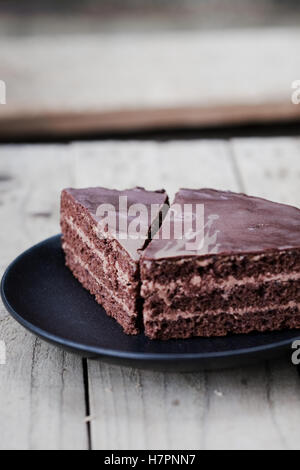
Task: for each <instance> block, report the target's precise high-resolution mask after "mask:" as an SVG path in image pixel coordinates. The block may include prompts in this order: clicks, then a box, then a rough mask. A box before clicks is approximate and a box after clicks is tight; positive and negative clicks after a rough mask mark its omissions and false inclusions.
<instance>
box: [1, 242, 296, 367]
mask: <svg viewBox="0 0 300 470" xmlns="http://www.w3.org/2000/svg"><path fill="white" fill-rule="evenodd" d="M60 243H61V242H60V235H57V236H55V237H52V238H49V239H48V240H45V241H43V242H41V243H39V244H38V245H36V246H34V247H32V248H30V249H29V250H27V251H26V252H25V253H23V254H22V255H20V256H19V257H18V258H17V259H16V260H15V261H14V262H13V263H12V264H11V265H10V266H9V268H8V269H7V270H6V272H5V274H4V276H3V279H2V283H1V296H2V300H3V302H4V305H5V307H6V308H7V310H8V311H9V312H10V314H11V315H12V316H13V317H14V318H15V319H16V320H17V321H18V322H19V323H21V325H23V326H24V327H25V328H27V329H28V330H30V331H31V332H32V333H34V334H36V335H38V336H40V337H41V338H43V339H45V340H47V341H50V342H52V343H55V344H57V345H58V346H62V347H63V348H66V349H68V350H72V351H74V352H77V353H79V354H81V355H82V356H84V357H89V358H96V357H97V358H101V359H103V360H106V361H109V362H112V363H117V364H123V365H127V366H133V367H141V368H151V369H161V370H173V371H174V370H181V371H191V370H199V369H203V368H205V369H211V368H223V367H234V366H239V365H241V364H244V363H250V362H253V361H259V360H263V359H270V358H273V357H275V356H278V355H280V354H282V353H284V352H287V353H288V354H291V352H292V351H291V344H292V342H293V340H295V339H299V338H300V332H299V331H298V330H297V331H295V330H294V331H290V330H289V331H280V332H275V333H265V334H262V333H255V334H250V335H238V336H228V337H226V338H209V339H206V338H193V339H188V340H170V341H153V340H149V339H148V338H146V337H145V335H144V334H140V335H138V336H127V335H126V334H124V333H123V331H122V328H121V327H120V326H119V325H118V324H117V322H116V321H115V320H113V319H112V318H110V317H108V316H107V315H106V313H105V311H104V309H103V308H102V307H100V306H99V305H98V304H97V303H96V302H95V300H94V298H93V297H92V296H91V295H90V294H89V293H88V292H87V291H86V290H85V289H84V288H83V287H81V285H80V284H79V283H78V281H77V280H76V279H75V278H74V277H73V275H72V274H71V272H70V271H69V270H68V269H67V268H66V267H65V264H64V255H63V252H62V249H61V244H60Z"/></svg>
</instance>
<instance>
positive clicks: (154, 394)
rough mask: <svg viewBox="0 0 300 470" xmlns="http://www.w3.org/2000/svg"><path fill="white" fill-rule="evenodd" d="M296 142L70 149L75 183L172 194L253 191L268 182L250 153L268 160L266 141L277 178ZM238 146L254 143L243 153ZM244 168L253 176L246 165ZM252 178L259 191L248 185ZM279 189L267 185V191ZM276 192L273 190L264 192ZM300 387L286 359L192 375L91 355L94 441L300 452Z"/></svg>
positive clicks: (289, 187) (289, 188)
mask: <svg viewBox="0 0 300 470" xmlns="http://www.w3.org/2000/svg"><path fill="white" fill-rule="evenodd" d="M260 144H261V145H260ZM297 145H298V143H297V139H282V140H281V139H278V140H276V141H275V142H273V141H272V140H262V141H261V142H258V141H256V142H255V141H250V142H249V141H247V140H244V141H243V140H241V141H233V142H230V143H225V142H191V143H187V142H176V143H166V144H154V143H151V142H148V143H135V142H131V143H126V144H124V143H123V144H116V143H114V142H110V143H105V144H100V145H99V144H97V143H93V144H76V145H74V146H73V149H72V151H73V152H75V153H76V181H77V182H78V184H79V185H81V184H83V185H85V184H87V181H90V182H91V183H92V184H105V185H109V186H112V185H113V186H116V187H126V186H131V185H134V184H136V183H137V182H138V181H139V182H140V184H144V185H146V186H147V187H148V186H150V187H154V186H158V187H159V186H161V185H164V186H165V187H166V188H167V189H168V190H169V191H170V192H171V194H172V193H174V190H175V189H176V188H177V187H178V186H180V185H182V186H188V187H201V186H213V187H216V188H220V189H221V188H222V189H232V190H243V189H244V187H246V188H247V190H248V191H249V192H252V193H253V192H254V193H255V192H257V190H258V186H259V187H264V188H266V185H264V181H262V180H260V178H262V177H261V167H260V166H259V165H258V162H257V159H256V158H253V160H252V161H253V165H252V166H251V156H252V155H256V154H257V151H258V149H259V148H261V149H262V150H261V152H260V155H261V165H262V166H264V155H266V153H265V151H264V150H263V149H264V148H269V147H272V151H270V152H273V154H274V155H275V157H274V160H273V161H272V165H271V161H270V162H268V163H269V165H268V167H269V168H272V171H274V174H275V175H276V174H278V171H279V168H280V167H281V165H282V160H281V159H280V158H279V159H278V158H277V159H276V154H277V155H278V154H280V152H279V150H278V149H281V152H283V153H284V155H289V157H288V159H287V161H286V163H287V166H289V165H291V164H292V159H293V163H294V164H297V150H296V149H297ZM243 146H244V147H249V146H250V147H251V146H252V147H253V151H252V153H251V155H248V157H246V156H245V155H244V152H243V150H242V149H243ZM292 148H293V149H294V151H293V157H292V156H291V149H292ZM298 155H299V152H298ZM266 158H267V157H266ZM246 164H248V165H249V167H251V168H252V172H250V173H249V169H248V168H245V167H244V165H246ZM265 165H267V163H265ZM296 168H297V166H296ZM251 181H253V182H254V183H253V185H254V184H256V188H255V187H254V186H253V187H252V189H251ZM154 182H155V183H154ZM181 183H182V184H181ZM276 185H277V182H276V181H273V183H272V184H270V187H273V188H274V187H276ZM296 185H297V182H296V181H294V176H293V172H291V173H290V174H289V177H288V178H287V180H286V181H285V186H284V187H285V190H284V188H283V187H282V190H281V192H280V197H281V199H282V201H285V202H287V200H288V199H289V202H292V198H291V197H290V196H289V195H290V193H293V188H294V189H295V188H296V187H297V186H296ZM265 190H266V189H265ZM273 194H274V193H273ZM273 194H272V193H271V191H270V192H269V197H271V196H273ZM266 195H267V194H266ZM299 387H300V383H299V378H298V375H297V371H296V369H295V368H294V367H293V366H292V365H291V364H289V362H288V359H283V360H279V361H274V362H272V363H266V364H264V363H263V364H260V365H257V366H253V367H250V368H245V369H235V370H225V371H217V372H206V373H205V372H199V373H197V374H188V375H184V374H168V373H166V374H164V373H155V372H149V371H147V372H146V371H137V370H133V369H126V368H121V367H116V366H109V365H106V364H103V363H101V362H96V361H89V389H90V406H91V436H92V446H93V448H95V449H115V448H118V449H136V448H141V449H142V448H147V449H153V448H158V449H174V450H176V449H218V448H221V449H244V448H245V449H266V448H270V449H287V448H299V443H298V442H297V437H296V436H297V433H298V432H299V424H298V421H299V416H298V411H297V410H298V409H299V404H298V402H299V399H300V393H299V392H300V390H299ZM292 410H293V411H292Z"/></svg>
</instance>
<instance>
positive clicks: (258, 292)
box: [141, 189, 300, 340]
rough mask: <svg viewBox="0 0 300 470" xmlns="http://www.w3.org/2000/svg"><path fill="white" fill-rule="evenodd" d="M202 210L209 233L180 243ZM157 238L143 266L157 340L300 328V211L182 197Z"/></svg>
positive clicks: (225, 197)
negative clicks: (180, 231) (179, 234)
mask: <svg viewBox="0 0 300 470" xmlns="http://www.w3.org/2000/svg"><path fill="white" fill-rule="evenodd" d="M199 207H200V209H201V207H203V208H204V216H203V224H202V225H203V226H202V227H200V228H198V232H197V230H195V231H193V230H192V231H189V232H188V233H187V232H185V231H184V236H183V238H181V239H178V238H177V237H176V236H175V235H177V234H176V233H175V232H176V228H178V227H179V226H180V224H181V225H182V220H183V218H184V220H190V221H193V223H195V221H196V220H197V217H198V218H199V217H200V216H199V215H197V214H198V213H197V210H198V209H199ZM197 208H198V209H197ZM183 214H184V217H183ZM199 214H201V210H200V212H199ZM168 230H169V232H170V233H169V235H170V236H169V237H166V238H164V234H165V233H168ZM201 233H202V239H201V237H199V236H198V235H199V234H201ZM193 237H194V238H193ZM155 238H156V239H154V240H152V241H151V242H150V244H149V245H148V246H147V248H146V249H145V251H144V253H143V256H142V259H141V280H142V289H141V294H142V297H143V298H144V305H143V317H144V327H145V333H146V335H147V336H149V337H150V338H159V339H164V340H166V339H169V338H188V337H191V336H206V337H208V336H224V335H227V334H228V333H249V332H251V331H261V332H263V331H269V330H279V329H284V328H300V210H299V209H297V208H294V207H290V206H287V205H283V204H277V203H273V202H269V201H267V200H264V199H260V198H255V197H249V196H246V195H244V194H235V193H232V192H222V191H215V190H211V189H202V190H189V189H181V190H180V191H179V192H178V193H177V194H176V196H175V200H174V203H173V204H172V206H171V209H170V211H169V213H168V215H167V216H166V217H165V219H164V221H163V223H162V226H161V228H160V230H159V232H158V233H157V235H156V237H155ZM191 245H192V248H191Z"/></svg>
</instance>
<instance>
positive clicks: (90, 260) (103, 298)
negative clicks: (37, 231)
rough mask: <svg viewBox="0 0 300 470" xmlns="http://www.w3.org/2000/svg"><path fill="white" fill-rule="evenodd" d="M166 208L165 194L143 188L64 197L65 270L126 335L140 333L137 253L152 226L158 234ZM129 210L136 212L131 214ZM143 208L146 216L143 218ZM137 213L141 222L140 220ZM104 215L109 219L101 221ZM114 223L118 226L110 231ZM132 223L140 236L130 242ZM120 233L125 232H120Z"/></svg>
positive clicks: (68, 193)
mask: <svg viewBox="0 0 300 470" xmlns="http://www.w3.org/2000/svg"><path fill="white" fill-rule="evenodd" d="M124 198H125V200H126V210H125V211H123V209H124V208H123V209H122V211H121V209H120V201H121V199H122V200H123V202H124ZM166 202H167V196H166V194H165V193H164V191H157V192H155V191H154V192H153V191H145V190H143V189H142V188H134V189H132V190H126V191H116V190H106V189H104V188H87V189H83V190H81V189H79V190H76V189H67V190H64V191H63V192H62V197H61V228H62V235H63V236H62V246H63V249H64V251H65V254H66V264H67V266H68V267H69V268H70V269H71V271H72V272H73V274H74V276H75V277H76V278H77V279H78V280H79V281H80V282H81V284H82V285H83V286H84V287H85V288H86V289H88V290H89V292H90V293H91V294H93V295H94V296H95V298H96V300H97V302H98V303H100V304H101V305H102V306H103V307H104V309H105V310H106V312H107V314H108V315H110V316H112V317H114V318H115V319H116V320H117V321H118V322H119V323H120V324H121V325H122V326H123V328H124V331H125V332H126V333H128V334H136V333H138V331H139V324H141V323H142V321H141V309H140V304H141V299H140V270H139V257H140V250H141V249H142V248H143V247H144V246H145V244H146V243H147V241H148V236H149V234H150V231H151V232H154V227H155V226H156V225H157V227H156V228H157V229H158V226H159V222H160V218H163V214H164V210H165V204H166ZM132 204H135V207H134V208H133V209H134V210H132V211H131V212H130V210H131V209H130V208H132ZM141 204H143V206H141ZM103 205H105V206H103ZM145 207H146V209H147V210H146V212H145V211H144V212H143V209H144V208H145ZM99 209H100V210H99ZM139 210H141V213H142V214H143V217H142V216H139V215H140V213H139ZM107 214H108V215H109V216H110V217H105V216H106V215H107ZM130 214H132V215H130ZM135 214H136V217H137V218H138V222H136V220H135V219H136V217H134V215H135ZM114 220H115V222H116V224H115V225H114V226H113V225H110V224H111V221H114ZM104 221H105V223H102V222H104ZM124 222H125V225H124ZM132 223H133V224H136V225H137V226H138V229H139V230H138V233H137V235H138V236H133V237H132V234H131V233H130V231H129V232H128V233H126V230H127V229H128V227H129V225H130V224H132ZM136 225H134V227H135V226H136ZM124 227H125V232H124V231H122V230H124ZM121 229H122V230H121ZM124 235H125V237H124Z"/></svg>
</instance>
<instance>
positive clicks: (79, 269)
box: [64, 244, 139, 335]
mask: <svg viewBox="0 0 300 470" xmlns="http://www.w3.org/2000/svg"><path fill="white" fill-rule="evenodd" d="M64 251H65V255H66V265H67V266H68V267H69V268H70V270H71V271H72V273H73V275H74V276H75V277H76V279H78V281H79V282H80V283H81V284H82V285H83V287H85V288H86V289H87V290H88V291H89V292H90V293H91V294H92V295H94V296H95V300H96V301H97V302H98V303H99V304H100V305H101V306H102V307H103V308H104V309H105V311H106V313H107V314H108V315H109V316H111V317H113V318H115V319H116V320H117V321H118V323H119V324H120V325H121V326H122V327H123V329H124V332H125V333H127V334H133V335H134V334H137V333H139V320H138V312H137V309H136V308H130V305H128V303H127V302H126V301H122V300H121V299H119V298H117V297H116V296H115V294H114V293H112V291H111V289H109V288H108V287H107V286H106V285H105V284H104V283H102V282H101V279H99V278H97V277H96V276H94V275H93V274H92V273H91V272H90V271H89V267H88V266H87V265H85V264H84V263H83V262H82V260H81V258H79V257H78V256H77V255H75V254H74V252H73V251H72V249H70V248H69V247H68V246H67V245H66V244H65V245H64Z"/></svg>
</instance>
